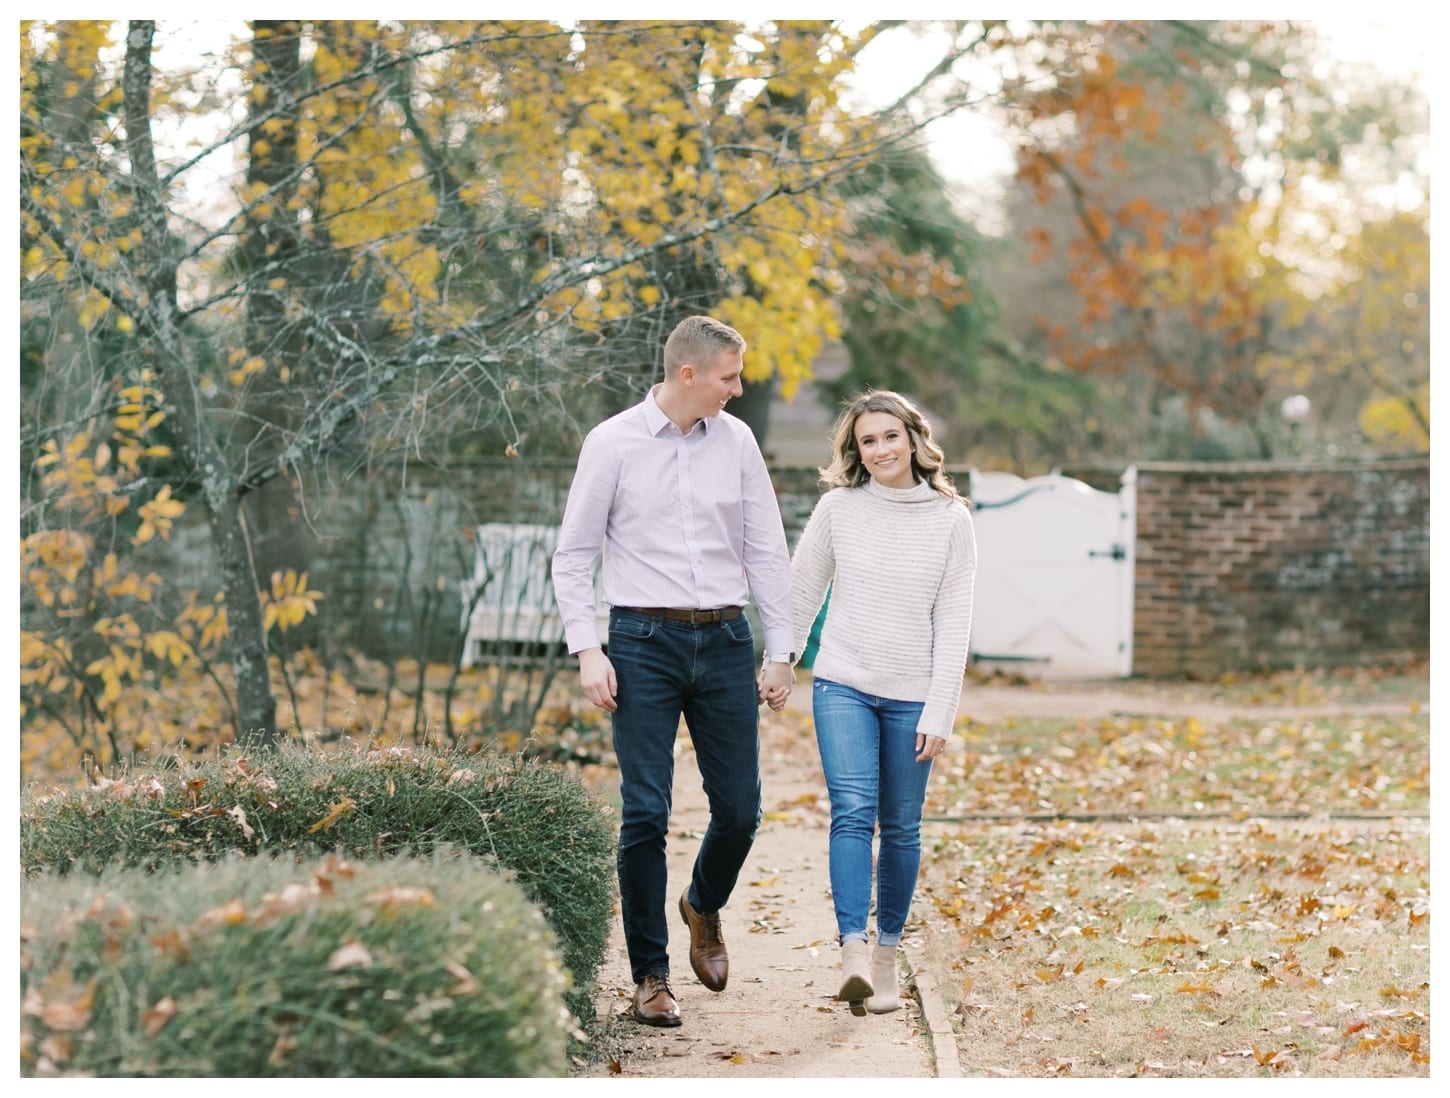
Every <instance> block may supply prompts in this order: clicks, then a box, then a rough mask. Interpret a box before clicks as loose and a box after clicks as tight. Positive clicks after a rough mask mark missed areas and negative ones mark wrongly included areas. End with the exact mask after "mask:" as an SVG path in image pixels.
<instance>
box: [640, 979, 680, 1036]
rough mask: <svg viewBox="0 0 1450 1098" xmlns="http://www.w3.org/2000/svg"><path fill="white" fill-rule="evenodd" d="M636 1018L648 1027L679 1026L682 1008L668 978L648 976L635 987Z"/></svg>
mask: <svg viewBox="0 0 1450 1098" xmlns="http://www.w3.org/2000/svg"><path fill="white" fill-rule="evenodd" d="M634 1016H635V1017H636V1018H637V1019H639V1020H640V1021H641V1022H643V1023H644V1024H645V1025H647V1026H677V1025H679V1024H680V1007H679V1004H677V1003H676V1002H675V993H674V992H673V991H671V990H670V978H669V977H668V976H646V977H645V978H644V979H643V980H641V981H640V982H639V983H637V984H636V985H635V986H634Z"/></svg>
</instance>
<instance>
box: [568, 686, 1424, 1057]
mask: <svg viewBox="0 0 1450 1098" xmlns="http://www.w3.org/2000/svg"><path fill="white" fill-rule="evenodd" d="M810 693H811V692H810V687H809V679H808V677H805V676H802V681H798V682H797V684H796V688H795V691H794V694H793V698H792V703H791V705H790V707H788V709H787V712H786V713H784V714H779V715H776V714H772V713H770V712H769V711H768V710H763V711H762V714H763V715H762V726H761V731H762V745H763V752H762V784H763V790H764V801H765V818H764V820H763V821H762V824H761V828H760V831H759V833H758V836H757V839H756V845H755V848H754V850H753V851H752V853H751V856H750V860H749V861H748V862H747V864H746V867H745V870H744V872H743V873H742V875H741V879H740V884H739V886H738V888H737V890H736V893H735V897H734V898H733V899H732V900H731V903H730V904H729V906H728V907H727V908H726V909H725V911H724V912H723V914H722V924H723V928H724V934H725V941H726V944H727V946H728V947H729V950H730V959H731V973H730V983H729V985H728V986H727V988H726V989H725V991H724V992H722V993H720V994H718V995H717V994H715V993H713V992H710V991H707V990H706V989H705V988H704V987H702V986H701V985H700V984H699V983H698V982H697V981H696V980H695V978H694V974H693V973H692V972H691V971H690V965H689V960H688V957H687V948H688V944H689V937H688V934H687V932H686V931H685V928H684V926H683V924H682V923H681V922H680V921H679V920H678V919H677V918H674V917H673V912H674V909H673V906H671V908H670V910H671V915H672V919H671V924H670V956H671V968H672V973H673V981H672V982H673V985H674V989H675V993H676V995H677V996H678V998H679V1003H680V1011H681V1014H682V1016H683V1019H684V1021H683V1024H682V1025H681V1026H680V1027H679V1028H677V1029H663V1030H661V1029H651V1028H650V1027H647V1026H643V1025H639V1024H638V1023H636V1022H634V1021H633V1020H632V1019H631V1018H630V1017H629V997H630V993H631V991H632V988H633V985H632V983H631V981H630V976H629V968H628V964H627V962H626V959H625V953H624V942H623V935H622V931H621V929H620V926H619V919H618V916H617V915H616V917H615V925H614V935H613V938H612V940H611V944H610V954H609V958H608V959H607V960H606V962H605V965H604V967H603V968H602V970H601V971H600V974H599V986H600V989H601V994H600V998H599V999H598V1001H597V1008H598V1015H599V1018H600V1019H601V1023H602V1024H601V1032H600V1036H599V1045H600V1048H601V1051H602V1052H603V1053H604V1058H603V1059H602V1061H600V1062H598V1063H592V1064H580V1065H577V1072H576V1077H579V1078H605V1077H612V1076H622V1077H625V1078H651V1079H700V1078H751V1077H758V1078H871V1077H876V1078H901V1079H909V1078H935V1077H943V1076H956V1075H959V1074H961V1072H960V1068H959V1065H958V1060H957V1049H956V1045H955V1039H954V1037H953V1035H952V1031H951V1027H950V1025H949V1023H948V1022H947V1020H946V1018H945V1016H944V1013H943V1010H942V1006H941V1002H940V998H939V996H938V995H937V994H936V991H935V983H934V980H933V974H932V973H931V972H929V971H925V970H923V969H922V968H921V967H919V965H918V963H917V962H918V960H919V959H920V958H921V956H922V945H923V943H922V941H921V940H920V937H919V936H916V937H914V935H915V934H917V931H916V930H915V929H914V928H913V926H912V924H911V923H910V922H909V923H908V931H907V937H906V939H905V941H904V943H903V945H904V947H905V948H904V951H903V953H904V959H903V961H902V974H903V980H904V982H905V986H906V989H907V994H906V996H904V998H903V1004H904V1005H903V1009H902V1010H900V1011H897V1012H895V1013H893V1014H886V1015H879V1016H877V1015H868V1016H867V1017H865V1018H855V1017H852V1015H851V1014H850V1013H849V1011H848V1010H847V1009H846V1007H845V1005H844V1004H842V1003H837V1002H836V1001H835V999H834V997H833V996H834V990H835V981H836V977H837V971H838V969H837V964H838V954H839V950H838V947H837V946H836V944H835V919H834V916H833V913H832V908H831V900H830V895H829V891H828V887H827V884H828V882H827V855H826V851H827V838H828V825H829V817H828V806H827V801H826V796H825V785H824V780H823V778H822V776H821V771H820V763H819V759H818V757H817V754H816V748H815V743H814V738H813V735H814V734H813V732H812V731H811V725H810V721H809V719H808V717H809V706H810ZM1427 696H1428V695H1427ZM1413 705H1418V706H1419V708H1420V709H1422V710H1425V709H1428V702H1427V700H1426V701H1421V702H1414V701H1412V700H1411V699H1402V700H1395V701H1383V702H1380V701H1374V702H1364V703H1361V704H1356V705H1353V706H1349V707H1346V706H1344V705H1342V704H1338V703H1334V702H1326V703H1324V704H1323V705H1318V704H1304V705H1259V704H1245V703H1234V704H1227V703H1222V702H1215V701H1213V700H1211V699H1210V698H1208V697H1207V696H1205V691H1204V690H1202V689H1190V690H1184V689H1182V688H1172V689H1166V688H1164V687H1162V686H1153V685H1152V684H1143V683H1132V682H1113V683H1101V682H1092V683H1075V684H1073V683H1066V684H1063V683H1057V684H1047V683H1033V684H1026V685H1010V686H1009V685H993V684H980V683H978V684H973V683H968V686H967V689H966V690H964V691H963V696H962V704H961V709H960V712H961V714H962V715H963V716H969V717H971V718H972V719H974V720H980V721H992V720H1002V719H1005V718H1009V717H1024V718H1025V717H1034V716H1040V717H1063V718H1073V717H1080V718H1084V719H1098V718H1104V717H1108V716H1112V715H1114V714H1155V715H1161V716H1176V715H1183V716H1188V715H1194V716H1198V717H1200V718H1207V717H1227V716H1234V715H1241V714H1249V713H1252V714H1254V715H1256V716H1260V717H1265V718H1269V717H1273V716H1285V715H1298V716H1308V715H1312V714H1315V713H1318V712H1325V713H1328V712H1344V711H1345V710H1346V708H1352V709H1353V710H1354V711H1356V712H1398V713H1403V712H1407V711H1409V710H1410V708H1411V707H1412V706H1413ZM676 754H677V765H676V777H675V794H674V795H675V802H674V803H675V809H674V815H673V829H672V831H671V834H670V841H669V860H670V863H669V864H670V890H669V893H668V895H669V896H670V897H675V896H678V895H679V893H680V892H682V891H683V890H684V888H685V886H686V884H687V883H688V880H689V870H690V865H691V861H692V859H693V858H694V856H695V851H696V849H697V848H698V842H699V837H700V833H701V832H702V830H703V828H704V826H705V823H706V819H707V815H706V808H705V799H704V794H703V793H702V792H701V790H700V785H699V771H698V769H697V768H696V766H695V761H694V758H693V749H692V747H691V745H690V743H689V739H688V737H687V736H685V735H684V734H683V733H682V734H681V737H680V740H679V743H678V745H677V749H676ZM672 903H673V901H672Z"/></svg>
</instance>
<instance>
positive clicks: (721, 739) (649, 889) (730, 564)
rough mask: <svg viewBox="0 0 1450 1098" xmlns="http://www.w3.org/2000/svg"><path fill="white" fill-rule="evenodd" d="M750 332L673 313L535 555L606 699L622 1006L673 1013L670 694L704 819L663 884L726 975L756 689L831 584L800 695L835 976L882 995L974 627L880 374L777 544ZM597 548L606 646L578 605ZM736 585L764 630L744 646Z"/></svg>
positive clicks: (851, 988) (755, 761)
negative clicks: (814, 758)
mask: <svg viewBox="0 0 1450 1098" xmlns="http://www.w3.org/2000/svg"><path fill="white" fill-rule="evenodd" d="M745 348H746V345H745V340H744V339H743V338H742V337H741V336H740V334H739V333H738V332H736V331H735V330H734V329H733V328H730V327H729V326H727V325H725V324H723V323H721V322H719V321H717V320H714V319H712V318H710V317H706V316H693V317H689V318H687V319H685V320H683V321H681V322H680V324H679V325H677V326H676V327H675V329H674V331H672V332H671V333H670V336H669V338H668V340H667V341H666V343H665V348H664V379H663V381H661V382H659V383H658V384H656V385H654V386H653V387H652V388H651V389H650V391H649V393H648V394H646V396H645V398H644V400H643V401H641V402H640V403H639V404H637V405H635V406H633V407H632V408H629V409H626V410H625V411H623V412H621V413H619V414H618V415H616V416H613V417H612V418H610V419H607V420H605V421H604V422H603V423H601V424H599V425H598V426H596V427H595V428H594V429H593V430H592V431H591V432H590V433H589V435H588V437H587V438H586V439H585V441H584V445H583V448H582V449H581V451H580V454H579V462H578V468H577V470H576V473H575V476H574V481H573V484H572V486H571V488H570V491H569V499H568V503H567V505H566V507H565V511H564V519H563V523H562V525H561V527H560V531H559V544H558V548H557V550H556V551H555V554H554V559H553V580H554V590H555V595H556V598H557V600H558V605H559V611H560V615H561V616H562V618H563V622H564V632H565V642H566V644H567V646H568V649H569V651H570V652H571V653H573V654H576V655H577V656H578V658H579V678H580V685H581V687H582V689H583V691H584V694H585V696H586V697H587V698H588V699H589V700H590V702H592V703H593V704H594V705H595V706H597V707H598V708H600V709H602V710H604V711H605V712H607V713H609V715H610V720H611V723H612V733H613V746H614V752H615V755H616V757H617V759H618V762H619V771H620V779H621V785H620V797H621V801H622V814H621V823H620V834H619V854H618V867H619V890H620V904H621V910H622V917H623V922H624V935H625V942H626V946H627V949H628V954H629V963H630V969H631V975H632V979H633V980H634V983H635V990H634V997H633V1011H634V1015H635V1017H636V1018H638V1019H639V1020H640V1021H641V1022H644V1023H646V1024H649V1025H656V1026H676V1025H679V1024H680V1020H681V1019H680V1010H679V1003H678V1000H677V998H676V995H675V992H674V989H673V986H672V984H671V982H670V960H669V953H668V941H669V935H668V915H667V897H666V895H665V892H666V888H667V867H666V857H665V843H666V835H667V832H668V829H669V817H670V801H671V793H672V789H673V781H674V742H675V735H676V732H677V729H678V727H679V721H680V717H681V716H683V717H684V719H685V723H686V726H687V727H688V729H689V732H690V738H691V740H692V741H693V743H694V747H695V756H696V760H697V762H698V765H699V768H700V775H701V779H702V782H703V786H704V790H705V794H706V796H707V798H708V802H709V808H710V822H709V826H708V827H707V829H706V831H705V834H704V837H703V839H702V840H701V843H700V849H699V852H698V854H697V856H696V858H695V862H694V866H693V869H692V871H691V877H690V883H689V885H688V886H687V887H686V889H685V891H684V893H683V894H682V895H681V896H680V897H679V898H678V902H677V903H678V909H679V913H680V917H681V919H682V920H683V922H684V924H685V925H686V927H687V928H688V931H689V934H690V954H689V955H690V963H691V967H692V968H693V969H694V972H695V975H696V976H697V978H698V979H699V980H700V982H701V983H703V984H704V985H705V986H706V987H707V988H709V989H710V990H712V991H720V990H722V989H723V988H724V987H725V983H726V980H727V978H728V974H729V958H728V954H727V951H726V947H725V942H724V939H723V937H722V935H721V930H720V909H721V908H723V907H724V906H725V904H726V902H727V901H728V900H729V898H730V895H731V892H732V890H733V889H734V887H735V883H736V880H737V878H738V876H739V873H740V870H741V867H742V866H743V865H744V862H745V859H746V856H747V855H748V854H749V852H750V848H751V845H752V843H753V842H754V838H755V832H756V828H757V826H758V825H759V823H760V819H761V796H760V739H759V705H760V704H762V703H764V704H767V705H769V706H770V707H771V708H772V709H774V710H780V709H782V708H784V706H785V704H786V702H787V700H788V699H789V696H790V691H791V687H792V685H793V682H794V677H795V676H794V665H795V663H796V661H797V660H798V659H799V656H800V650H801V648H802V647H803V645H804V644H805V641H806V638H807V636H808V635H809V633H810V630H811V627H812V626H813V624H814V622H815V619H816V617H817V615H818V614H819V612H820V609H821V606H822V604H823V603H825V601H826V596H827V593H828V592H829V594H830V602H829V605H828V607H827V611H826V618H825V622H824V625H823V628H822V631H821V637H820V645H819V649H818V653H817V655H816V659H815V663H814V666H813V672H814V674H813V684H812V713H813V716H814V721H815V731H816V741H817V744H818V747H819V749H820V755H821V765H822V770H823V771H824V773H825V777H826V786H827V791H828V793H829V796H830V807H831V829H830V846H829V863H830V884H831V892H832V897H833V902H834V906H835V914H836V930H837V936H838V940H839V942H840V944H841V980H840V988H839V991H838V993H837V998H838V999H839V1000H840V1001H842V1002H845V1003H848V1004H849V1006H850V1009H851V1012H852V1013H853V1014H856V1015H865V1014H866V1013H867V1012H868V1011H871V1012H875V1013H881V1012H885V1011H890V1010H895V1009H897V1008H898V1007H899V1006H900V997H899V993H898V990H897V983H896V949H897V946H898V944H899V943H900V941H901V935H902V932H903V930H904V928H905V924H906V917H907V912H908V910H909V908H910V906H911V899H912V894H913V892H914V890H915V887H916V877H917V870H918V867H919V864H920V851H921V843H920V832H921V813H922V804H923V801H924V799H925V796H926V785H927V779H928V778H929V777H930V775H931V767H932V760H933V759H934V758H935V757H936V756H937V755H938V754H939V753H940V752H941V751H942V749H943V747H944V746H945V745H946V742H947V738H948V737H949V736H950V735H951V731H952V725H953V721H954V719H955V716H956V711H957V702H958V700H959V698H960V694H961V687H962V676H963V674H964V672H965V669H966V661H967V646H968V641H969V638H970V633H971V619H972V586H973V581H974V578H975V572H976V543H975V538H974V536H973V530H972V521H971V515H970V512H969V511H968V506H967V504H966V501H964V500H963V499H961V497H959V496H958V495H957V493H956V491H955V489H954V488H953V487H952V484H951V481H950V480H949V478H948V477H947V476H946V474H945V473H944V471H943V468H942V464H943V453H942V450H941V448H940V447H939V446H938V445H937V444H936V443H935V442H933V441H932V437H931V428H930V425H929V424H928V423H927V421H926V420H925V418H924V417H923V416H922V414H921V412H920V411H919V410H918V409H917V408H916V407H915V406H914V405H913V404H912V403H911V402H910V401H909V400H907V399H906V398H904V397H902V396H900V395H898V394H896V393H892V392H885V391H873V392H867V393H863V394H862V395H860V396H858V397H857V398H855V399H854V400H852V401H851V402H850V403H849V404H848V406H847V407H846V409H845V411H844V412H843V413H842V415H841V417H840V419H839V421H838V422H837V424H836V428H835V433H834V438H833V444H832V454H831V460H830V462H829V463H828V464H827V465H826V466H825V467H824V468H822V470H821V482H822V485H823V487H824V488H825V489H826V491H825V493H824V494H823V495H822V496H821V498H820V500H819V501H818V502H817V504H816V506H815V509H814V510H813V511H812V513H811V517H810V520H809V521H808V522H807V524H806V527H805V530H804V531H803V532H802V534H801V536H800V539H799V542H798V544H797V545H796V548H795V553H794V556H793V557H792V556H791V554H790V553H789V551H788V548H787V544H786V538H785V532H784V528H783V526H782V523H781V518H780V510H779V507H778V505H777V503H776V498H775V491H774V488H773V487H772V485H771V481H770V476H769V473H768V472H767V470H766V466H765V460H764V458H763V457H762V456H761V453H760V448H759V446H758V445H757V444H756V441H755V438H754V435H753V434H752V433H751V431H750V429H749V427H747V426H746V425H745V423H744V422H742V421H741V420H739V419H737V418H736V417H734V416H732V415H730V414H729V413H726V412H724V407H725V404H726V403H727V402H728V401H729V400H731V399H732V398H734V397H738V396H740V395H741V392H742V388H741V371H742V368H743V357H744V353H745ZM601 554H602V557H603V564H602V574H601V582H602V589H603V596H604V599H605V601H606V602H607V603H608V604H609V606H610V611H609V635H608V637H607V654H606V649H605V647H604V646H603V644H602V642H603V641H605V640H606V638H601V637H600V636H599V635H598V629H597V626H596V624H595V621H596V618H595V603H594V600H595V587H594V567H595V564H596V562H597V561H598V560H599V558H600V556H601ZM750 598H754V600H755V603H756V608H757V611H758V613H759V618H760V625H761V629H762V632H763V633H764V638H763V639H764V649H765V658H764V662H763V663H762V664H760V665H759V666H757V664H756V662H755V651H756V649H755V639H754V637H753V635H752V632H751V628H750V623H749V621H748V619H747V618H746V616H745V613H744V606H745V604H746V601H747V599H750ZM878 825H879V828H880V852H879V857H877V858H876V859H875V861H876V873H875V883H876V904H875V909H876V942H875V946H874V948H872V947H871V944H870V939H869V936H868V921H869V916H870V909H871V897H872V880H873V872H872V867H873V840H874V837H875V833H876V830H877V827H878Z"/></svg>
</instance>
